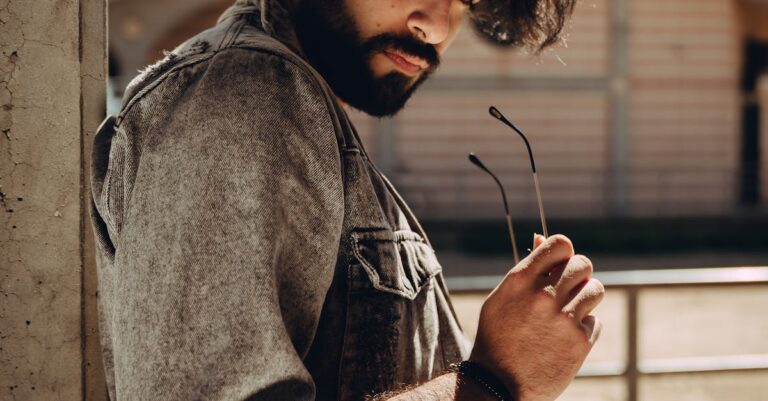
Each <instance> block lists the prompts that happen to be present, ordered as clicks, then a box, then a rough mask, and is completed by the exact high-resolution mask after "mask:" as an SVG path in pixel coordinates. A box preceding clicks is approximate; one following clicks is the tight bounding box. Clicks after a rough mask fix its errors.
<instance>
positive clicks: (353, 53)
mask: <svg viewBox="0 0 768 401" xmlns="http://www.w3.org/2000/svg"><path fill="white" fill-rule="evenodd" d="M299 3H300V4H299V6H298V8H297V10H296V14H295V18H296V19H295V20H296V34H297V36H298V39H299V42H301V46H302V50H303V51H304V53H305V54H306V56H307V59H308V60H309V62H310V64H312V66H313V67H314V68H315V69H316V70H317V71H318V72H319V73H320V75H322V76H323V78H325V80H326V82H328V85H330V87H331V88H332V89H333V91H334V93H335V94H336V96H338V97H339V98H340V99H341V100H342V101H344V102H346V103H347V104H349V105H350V106H352V107H354V108H356V109H358V110H361V111H363V112H365V113H367V114H370V115H372V116H377V117H384V116H392V115H394V114H396V113H397V112H398V111H400V110H401V109H402V108H403V107H404V106H405V103H406V102H407V101H408V99H409V98H410V97H411V95H412V94H413V93H414V92H415V91H416V89H417V88H418V87H419V86H420V85H421V84H422V83H423V82H424V81H425V80H426V79H427V78H428V77H429V76H430V75H431V74H432V73H433V72H434V71H435V69H436V68H437V66H438V65H439V64H440V58H439V55H438V53H437V51H436V50H435V48H434V47H433V46H431V45H429V44H427V43H424V42H421V41H419V40H417V39H416V38H414V37H413V36H410V35H395V34H389V33H384V34H380V35H376V36H373V37H371V38H367V39H364V38H362V37H361V35H360V33H359V31H358V29H357V27H356V25H355V21H354V19H353V18H352V17H351V16H350V15H349V13H348V12H347V10H346V6H345V5H344V0H303V1H300V2H299ZM395 50H396V51H398V52H402V53H405V54H409V55H412V56H416V57H419V58H422V59H423V60H425V61H426V62H427V63H428V64H429V67H427V68H426V69H424V70H422V72H421V75H419V76H418V78H415V79H414V78H413V77H409V76H407V75H405V74H402V73H400V72H398V71H392V72H389V73H387V74H385V75H384V76H381V77H376V76H375V75H374V73H373V70H372V68H371V61H372V59H373V56H375V55H376V54H379V53H382V52H384V51H395Z"/></svg>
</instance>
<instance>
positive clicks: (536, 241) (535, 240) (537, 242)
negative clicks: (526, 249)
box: [533, 234, 547, 249]
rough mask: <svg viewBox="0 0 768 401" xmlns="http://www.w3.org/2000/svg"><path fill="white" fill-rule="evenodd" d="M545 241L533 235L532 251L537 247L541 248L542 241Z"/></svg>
mask: <svg viewBox="0 0 768 401" xmlns="http://www.w3.org/2000/svg"><path fill="white" fill-rule="evenodd" d="M546 240H547V238H546V237H544V236H543V235H541V234H533V249H536V248H538V247H539V246H541V244H543V243H544V241H546Z"/></svg>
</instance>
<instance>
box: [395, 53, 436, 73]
mask: <svg viewBox="0 0 768 401" xmlns="http://www.w3.org/2000/svg"><path fill="white" fill-rule="evenodd" d="M384 55H385V56H387V58H388V59H389V60H390V61H392V63H393V64H394V65H395V67H397V69H399V70H400V71H402V72H404V73H405V74H407V75H416V74H418V73H419V72H420V71H421V70H424V69H426V68H427V67H429V64H428V63H427V62H426V61H424V60H423V59H421V58H419V57H415V56H411V55H409V54H405V53H402V52H399V51H396V50H387V51H384Z"/></svg>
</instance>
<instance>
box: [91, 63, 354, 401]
mask: <svg viewBox="0 0 768 401" xmlns="http://www.w3.org/2000/svg"><path fill="white" fill-rule="evenodd" d="M141 102H142V103H141V104H140V105H139V104H137V105H136V106H135V107H134V109H133V110H131V111H130V113H127V114H126V119H125V121H124V124H126V127H125V130H126V132H128V131H130V130H131V129H132V128H131V127H130V126H131V124H136V126H137V127H138V126H139V125H144V126H145V127H148V128H143V132H141V133H140V134H137V135H136V138H134V139H132V141H134V143H135V146H134V149H135V150H134V152H136V153H137V154H140V156H138V157H134V159H135V163H133V165H132V164H131V162H127V163H128V167H127V168H126V170H131V169H133V170H134V171H135V181H134V182H132V183H131V182H130V179H128V180H127V181H125V182H124V183H120V185H117V186H118V187H120V186H123V184H124V187H123V188H121V189H122V190H123V191H124V192H123V193H124V194H125V197H124V199H123V201H124V207H123V208H122V213H121V216H122V217H121V222H120V230H119V234H118V238H117V240H116V241H115V243H116V246H115V248H116V251H115V260H114V265H113V268H114V272H112V274H113V279H112V280H111V282H108V283H105V285H107V286H109V287H110V288H109V291H108V293H107V294H105V295H106V296H109V297H110V299H107V300H104V303H103V304H105V305H107V307H109V308H111V311H110V312H111V313H109V316H110V319H109V321H108V322H106V323H105V324H106V325H107V326H108V327H106V329H107V330H109V331H110V332H111V341H112V353H113V355H112V357H113V359H114V373H115V374H114V377H115V392H116V395H117V397H116V398H117V400H116V401H122V400H139V399H141V400H150V399H152V400H168V401H171V400H185V401H186V400H222V401H223V400H245V399H248V400H312V399H314V392H315V387H314V383H313V381H312V378H311V376H310V374H309V373H308V371H307V369H306V368H305V366H304V364H303V362H302V361H303V358H304V357H305V356H306V354H307V352H308V350H309V347H310V345H311V343H312V340H313V336H314V333H315V330H316V328H317V325H318V320H319V316H320V313H321V309H322V305H323V301H324V298H325V295H326V292H327V291H328V288H329V286H330V284H331V280H332V277H333V272H334V268H335V263H336V258H337V253H338V249H339V240H340V236H341V229H342V220H343V214H344V211H343V208H344V204H343V184H342V182H343V180H342V175H341V164H340V163H341V161H340V156H339V147H338V144H337V140H336V136H335V134H334V129H333V125H332V122H331V119H330V116H329V112H328V109H327V106H326V103H325V102H324V101H323V98H322V95H321V92H320V89H319V88H318V87H317V86H316V83H313V82H312V81H310V79H309V78H308V77H307V76H306V75H304V74H303V73H302V72H301V71H299V70H298V68H297V67H296V66H295V65H293V64H290V63H288V62H286V61H285V60H283V59H281V58H278V57H276V56H272V55H267V54H263V53H258V52H255V51H251V50H243V49H229V50H225V51H222V52H220V53H219V54H217V55H216V56H214V57H213V59H211V60H209V61H208V62H206V63H201V64H199V65H194V66H192V67H186V68H185V69H183V70H181V71H179V72H176V73H174V75H173V76H171V77H169V78H167V79H166V80H165V81H164V82H163V83H162V84H161V85H160V86H158V87H157V88H156V89H154V91H153V93H152V94H150V95H147V96H146V97H145V98H144V99H143V100H142V101H141ZM131 121H133V123H132V122H131ZM147 124H148V125H147ZM137 132H138V131H137ZM128 153H130V152H128ZM134 156H135V155H134ZM125 159H126V160H134V159H131V155H127V156H126V158H125ZM126 176H128V175H126ZM115 194H119V191H116V192H115ZM116 196H119V195H116Z"/></svg>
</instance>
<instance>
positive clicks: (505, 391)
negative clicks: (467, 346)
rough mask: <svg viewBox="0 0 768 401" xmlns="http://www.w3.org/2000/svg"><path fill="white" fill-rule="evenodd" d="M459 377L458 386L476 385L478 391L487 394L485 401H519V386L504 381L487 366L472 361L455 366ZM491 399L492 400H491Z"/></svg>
mask: <svg viewBox="0 0 768 401" xmlns="http://www.w3.org/2000/svg"><path fill="white" fill-rule="evenodd" d="M453 368H454V370H455V371H456V375H457V384H458V383H465V384H470V383H471V384H474V387H475V388H476V389H479V390H480V391H482V392H483V393H485V395H486V397H484V398H485V399H491V400H494V401H518V400H519V397H518V394H517V386H516V385H515V383H514V381H512V382H511V385H510V384H507V383H509V380H507V381H503V380H502V379H501V378H500V377H498V376H497V375H496V374H494V373H493V372H492V371H491V370H490V369H488V368H487V367H486V366H484V365H482V364H480V363H478V362H476V361H472V360H466V361H462V362H459V363H457V364H455V365H453ZM489 397H490V398H489Z"/></svg>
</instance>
